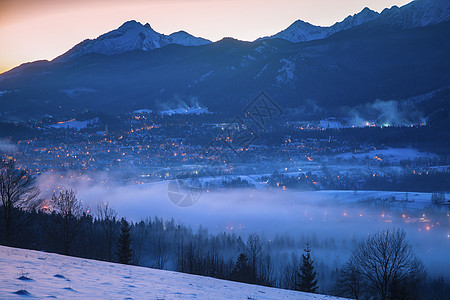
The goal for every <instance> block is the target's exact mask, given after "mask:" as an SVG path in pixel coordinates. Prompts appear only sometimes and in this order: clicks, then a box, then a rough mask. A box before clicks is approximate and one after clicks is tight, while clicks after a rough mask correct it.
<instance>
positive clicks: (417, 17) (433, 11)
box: [381, 0, 450, 29]
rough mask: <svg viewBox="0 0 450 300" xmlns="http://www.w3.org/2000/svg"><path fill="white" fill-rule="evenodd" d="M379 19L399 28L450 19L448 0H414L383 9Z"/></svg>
mask: <svg viewBox="0 0 450 300" xmlns="http://www.w3.org/2000/svg"><path fill="white" fill-rule="evenodd" d="M381 16H382V17H383V18H381V21H382V22H383V23H385V24H390V25H396V26H399V27H400V28H403V29H406V28H415V27H423V26H428V25H433V24H439V23H442V22H445V21H449V20H450V1H448V0H415V1H413V2H410V3H408V4H406V5H404V6H402V7H400V8H399V7H396V6H395V7H392V8H391V9H385V10H383V12H382V13H381Z"/></svg>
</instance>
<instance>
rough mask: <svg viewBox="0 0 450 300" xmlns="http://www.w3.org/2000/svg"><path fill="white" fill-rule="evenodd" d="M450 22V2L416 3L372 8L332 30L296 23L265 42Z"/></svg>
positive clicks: (425, 0)
mask: <svg viewBox="0 0 450 300" xmlns="http://www.w3.org/2000/svg"><path fill="white" fill-rule="evenodd" d="M449 20H450V1H449V0H415V1H412V2H410V3H408V4H406V5H404V6H402V7H400V8H399V7H397V6H393V7H391V8H389V9H388V8H386V9H385V10H383V11H382V12H381V14H380V13H377V12H375V11H373V10H371V9H369V8H367V7H366V8H364V9H363V10H362V11H361V12H359V13H357V14H355V15H353V16H348V17H347V18H345V19H344V20H343V21H342V22H338V23H336V24H334V25H333V26H331V27H321V26H315V25H312V24H309V23H306V22H304V21H301V20H298V21H295V22H294V23H293V24H292V25H291V26H289V27H288V28H287V29H285V30H283V31H281V32H279V33H277V34H275V35H273V36H269V37H265V38H262V39H274V38H281V39H285V40H288V41H291V42H294V43H297V42H306V41H312V40H319V39H324V38H327V37H329V36H330V35H332V34H335V33H337V32H340V31H344V30H347V29H350V28H354V27H357V26H360V25H363V24H372V23H370V22H372V21H374V22H377V23H375V24H379V23H382V24H388V25H391V26H396V27H400V28H401V29H408V28H416V27H424V26H428V25H432V24H439V23H442V22H445V21H449Z"/></svg>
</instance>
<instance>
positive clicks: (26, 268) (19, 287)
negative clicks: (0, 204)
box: [0, 246, 338, 300]
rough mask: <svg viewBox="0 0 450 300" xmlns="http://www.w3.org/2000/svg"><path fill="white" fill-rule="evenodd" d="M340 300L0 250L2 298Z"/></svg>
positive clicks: (47, 254)
mask: <svg viewBox="0 0 450 300" xmlns="http://www.w3.org/2000/svg"><path fill="white" fill-rule="evenodd" d="M24 297H25V298H35V299H44V298H60V299H73V298H79V299H305V300H308V299H319V300H320V299H338V298H335V297H331V296H324V295H315V294H307V293H301V292H295V291H288V290H282V289H275V288H269V287H262V286H258V285H250V284H244V283H238V282H232V281H226V280H219V279H214V278H209V277H203V276H196V275H189V274H183V273H177V272H171V271H162V270H156V269H150V268H143V267H136V266H127V265H121V264H115V263H108V262H101V261H95V260H90V259H81V258H75V257H69V256H63V255H58V254H51V253H45V252H39V251H31V250H23V249H17V248H9V247H4V246H0V298H1V299H15V298H24Z"/></svg>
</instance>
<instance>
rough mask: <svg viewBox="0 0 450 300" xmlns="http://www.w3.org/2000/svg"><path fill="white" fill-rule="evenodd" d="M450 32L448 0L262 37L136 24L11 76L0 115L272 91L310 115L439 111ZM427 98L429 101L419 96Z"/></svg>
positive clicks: (240, 97) (207, 101)
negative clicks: (394, 103) (398, 108)
mask: <svg viewBox="0 0 450 300" xmlns="http://www.w3.org/2000/svg"><path fill="white" fill-rule="evenodd" d="M449 36H450V1H447V0H416V1H413V2H411V3H409V4H407V5H405V6H403V7H400V8H399V7H392V8H390V9H385V10H384V11H382V12H381V13H377V12H374V11H371V10H370V9H368V8H366V9H364V10H362V11H361V12H360V13H358V14H356V15H353V16H349V17H347V18H346V19H344V20H343V21H342V22H339V23H336V24H334V25H333V26H330V27H319V26H314V25H311V24H308V23H306V22H303V21H300V20H299V21H296V22H295V23H294V24H292V25H291V26H290V27H289V28H287V29H286V30H284V31H282V32H280V33H278V34H276V35H274V36H270V37H265V38H261V39H258V40H256V41H254V42H243V41H238V40H234V39H231V38H225V39H223V40H221V41H218V42H214V43H212V42H211V41H208V40H206V39H202V38H198V37H194V36H192V35H190V34H188V33H186V32H183V31H181V32H177V33H173V34H171V35H164V34H160V33H157V32H156V31H154V30H153V29H152V28H151V27H150V25H149V24H145V25H142V24H140V23H138V22H136V21H129V22H126V23H125V24H123V25H122V26H121V27H119V28H118V29H116V30H113V31H111V32H108V33H106V34H104V35H101V36H100V37H98V38H96V39H93V40H85V41H83V42H81V43H79V44H78V45H76V46H75V47H73V48H72V49H70V50H69V51H67V52H66V53H64V54H62V55H61V56H59V57H58V58H56V59H54V60H52V61H37V62H33V63H27V64H23V65H21V66H19V67H16V68H14V69H12V70H10V71H8V72H5V73H3V74H0V103H1V105H0V113H1V114H2V118H5V119H12V118H16V117H18V116H34V117H40V116H43V115H44V114H53V115H59V114H68V113H73V112H80V111H84V110H86V109H88V110H96V111H103V112H107V113H121V112H128V111H130V112H131V111H134V110H137V109H151V110H156V111H158V110H160V111H164V110H168V109H175V108H178V107H186V106H194V107H196V106H198V105H201V106H206V107H208V109H209V111H211V112H214V113H219V112H220V113H230V114H235V113H236V112H238V111H239V110H240V109H241V108H243V107H245V105H246V103H247V102H248V101H249V100H250V99H251V98H252V97H253V96H254V95H256V94H257V93H258V92H259V91H260V90H266V91H267V92H268V93H269V94H270V95H271V96H272V97H273V99H274V100H275V101H277V102H278V103H279V105H280V106H282V107H283V108H284V109H285V110H286V112H287V113H288V114H297V115H299V116H307V115H308V114H314V113H316V114H322V115H327V114H328V115H329V114H339V113H345V112H348V111H349V109H348V108H349V107H352V108H353V107H357V106H367V104H370V103H373V102H374V101H375V100H377V99H378V100H379V99H381V100H398V101H399V102H402V103H413V104H414V103H418V104H419V105H421V109H424V110H426V114H427V115H428V114H432V113H436V110H442V109H446V110H447V109H448V103H449V101H448V100H449V97H450V92H449V86H450V72H449V71H448V70H450V40H449V38H448V37H449ZM422 95H432V97H428V98H427V97H425V96H423V97H422ZM425 98H426V99H427V101H425V102H426V103H427V104H426V105H425V104H424V101H418V100H417V99H425ZM414 99H416V100H414ZM413 104H411V105H413ZM414 105H415V104H414Z"/></svg>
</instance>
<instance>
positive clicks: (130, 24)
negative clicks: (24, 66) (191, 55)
mask: <svg viewBox="0 0 450 300" xmlns="http://www.w3.org/2000/svg"><path fill="white" fill-rule="evenodd" d="M209 43H211V41H209V40H206V39H203V38H198V37H194V36H192V35H190V34H188V33H187V32H184V31H180V32H176V33H173V34H171V35H169V36H167V35H164V34H161V33H158V32H156V31H155V30H153V29H152V27H151V26H150V24H149V23H146V24H145V25H142V24H141V23H139V22H137V21H135V20H131V21H127V22H125V23H124V24H122V25H121V26H120V27H119V28H117V29H115V30H112V31H110V32H108V33H105V34H103V35H101V36H99V37H98V38H96V39H92V40H90V39H88V40H85V41H83V42H81V43H79V44H78V45H76V46H75V47H73V48H72V49H70V50H69V51H68V52H66V53H65V54H63V55H61V56H60V57H58V58H57V59H56V60H58V61H66V60H70V59H73V58H76V57H79V56H82V55H85V54H89V53H99V54H104V55H113V54H119V53H124V52H128V51H133V50H142V51H150V50H153V49H157V48H162V47H165V46H167V45H169V44H178V45H183V46H200V45H206V44H209Z"/></svg>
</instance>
